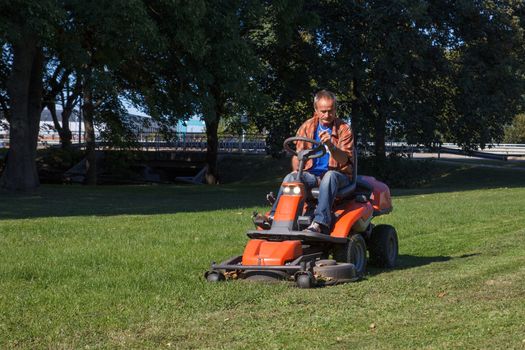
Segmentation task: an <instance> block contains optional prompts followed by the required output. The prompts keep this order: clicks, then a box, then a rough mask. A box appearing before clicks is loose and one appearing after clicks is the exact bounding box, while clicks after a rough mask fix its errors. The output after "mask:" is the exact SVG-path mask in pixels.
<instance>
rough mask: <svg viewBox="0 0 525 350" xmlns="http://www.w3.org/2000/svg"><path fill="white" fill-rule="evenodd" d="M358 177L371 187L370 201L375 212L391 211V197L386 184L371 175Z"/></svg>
mask: <svg viewBox="0 0 525 350" xmlns="http://www.w3.org/2000/svg"><path fill="white" fill-rule="evenodd" d="M360 178H361V179H362V180H364V181H366V182H367V183H368V184H370V185H371V186H372V188H373V191H372V195H371V196H370V202H371V203H372V206H373V208H374V212H375V213H388V212H390V211H392V199H391V198H390V189H389V188H388V186H387V185H386V184H384V183H383V182H381V181H378V180H376V178H375V177H373V176H360Z"/></svg>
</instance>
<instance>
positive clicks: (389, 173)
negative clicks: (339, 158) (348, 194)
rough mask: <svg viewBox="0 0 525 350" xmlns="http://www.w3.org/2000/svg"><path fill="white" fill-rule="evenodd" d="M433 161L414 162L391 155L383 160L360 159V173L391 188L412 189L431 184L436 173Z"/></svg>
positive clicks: (370, 157)
mask: <svg viewBox="0 0 525 350" xmlns="http://www.w3.org/2000/svg"><path fill="white" fill-rule="evenodd" d="M436 170H437V169H436V166H435V164H434V162H433V161H431V160H417V161H416V160H413V159H410V158H408V157H407V156H404V155H399V154H394V153H392V154H390V155H389V156H388V157H386V158H385V159H383V160H380V159H378V158H376V157H375V156H369V157H362V158H361V157H360V158H359V159H358V173H359V174H360V175H370V176H374V177H375V178H377V179H378V180H380V181H383V182H385V183H386V184H387V185H388V186H389V187H395V188H412V187H419V186H422V185H424V184H426V183H429V182H430V181H431V180H432V178H433V176H434V174H435V173H436Z"/></svg>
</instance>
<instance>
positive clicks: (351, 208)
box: [205, 137, 398, 288]
mask: <svg viewBox="0 0 525 350" xmlns="http://www.w3.org/2000/svg"><path fill="white" fill-rule="evenodd" d="M297 141H304V142H307V143H310V144H312V148H310V149H304V150H300V151H296V150H295V149H294V148H293V147H292V146H293V145H294V143H295V142H297ZM284 148H285V149H286V150H287V151H288V152H290V153H291V154H293V155H294V156H296V157H297V160H298V161H299V166H298V171H297V173H296V177H295V181H292V182H285V183H283V184H282V195H281V196H280V198H279V202H278V203H277V207H276V210H275V214H274V215H273V220H271V222H265V223H262V222H257V221H255V224H256V229H255V230H250V231H248V232H247V235H248V237H249V238H250V240H249V241H248V243H247V245H246V247H245V249H244V253H243V254H242V255H240V256H235V257H232V258H230V259H228V260H226V261H223V262H221V263H220V264H216V263H212V265H211V269H210V270H209V271H207V272H206V273H205V278H206V279H207V280H208V281H209V282H219V281H224V280H227V279H248V280H259V281H268V280H288V281H294V282H295V283H296V284H297V286H298V287H300V288H312V287H315V286H323V285H333V284H338V283H345V282H351V281H356V280H358V279H360V278H362V277H363V275H364V274H365V271H366V267H367V262H368V263H369V264H370V265H374V266H377V267H383V268H392V267H394V266H395V264H396V259H397V256H398V238H397V233H396V230H395V229H394V227H392V226H390V225H384V224H381V225H377V226H376V225H374V224H373V223H372V219H373V218H375V217H377V216H380V215H384V214H388V213H390V212H391V211H392V202H391V198H390V190H389V188H388V186H387V185H386V184H384V183H382V182H380V181H378V180H376V179H375V178H374V177H371V176H358V175H357V157H356V152H355V147H354V157H353V159H354V166H353V177H352V182H351V183H350V184H349V185H348V186H346V187H343V188H340V189H339V190H338V192H337V195H336V199H335V201H334V204H333V206H332V215H333V220H332V222H333V224H332V226H331V228H330V233H329V234H324V233H315V232H310V231H303V230H304V229H306V228H307V227H308V226H309V225H310V224H311V223H312V219H313V210H314V208H315V204H316V200H317V198H318V195H319V188H311V189H308V188H306V186H305V185H304V183H303V182H302V181H301V175H302V173H303V171H304V165H305V163H306V162H307V161H308V160H309V159H315V158H319V157H322V156H323V155H324V154H325V153H326V148H325V146H324V145H323V144H322V143H320V142H318V141H316V140H313V139H309V138H305V137H291V138H288V139H286V140H285V142H284ZM367 251H368V255H369V258H368V259H367ZM367 260H368V261H367Z"/></svg>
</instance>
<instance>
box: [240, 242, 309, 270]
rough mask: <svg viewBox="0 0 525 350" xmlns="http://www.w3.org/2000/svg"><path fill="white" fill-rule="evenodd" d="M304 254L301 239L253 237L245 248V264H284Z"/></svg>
mask: <svg viewBox="0 0 525 350" xmlns="http://www.w3.org/2000/svg"><path fill="white" fill-rule="evenodd" d="M302 254H303V248H302V245H301V241H282V242H269V241H265V240H262V239H252V240H250V241H249V242H248V244H247V245H246V248H244V254H243V255H242V264H243V265H262V266H265V265H284V264H285V263H286V262H288V261H291V260H294V259H296V258H298V257H299V256H301V255H302Z"/></svg>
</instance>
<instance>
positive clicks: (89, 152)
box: [82, 88, 97, 186]
mask: <svg viewBox="0 0 525 350" xmlns="http://www.w3.org/2000/svg"><path fill="white" fill-rule="evenodd" d="M82 99H83V103H82V114H83V117H84V129H85V134H84V135H85V136H84V138H85V140H86V185H90V186H94V185H96V184H97V154H96V149H95V127H94V123H93V116H94V113H95V108H94V106H93V95H92V93H91V90H90V89H89V88H87V89H84V93H83V97H82Z"/></svg>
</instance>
